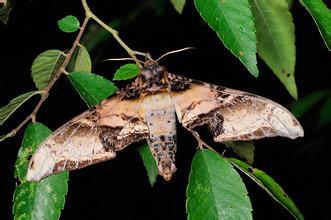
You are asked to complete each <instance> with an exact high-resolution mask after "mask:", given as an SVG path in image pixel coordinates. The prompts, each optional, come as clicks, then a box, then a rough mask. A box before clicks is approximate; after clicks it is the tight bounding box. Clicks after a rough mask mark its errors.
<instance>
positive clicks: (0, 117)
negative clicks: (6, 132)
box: [0, 91, 41, 125]
mask: <svg viewBox="0 0 331 220" xmlns="http://www.w3.org/2000/svg"><path fill="white" fill-rule="evenodd" d="M36 94H41V92H40V91H31V92H27V93H24V94H22V95H19V96H17V97H16V98H14V99H12V100H10V102H9V103H8V105H6V106H4V107H1V108H0V125H2V124H3V123H4V122H5V121H6V120H7V119H8V118H9V116H11V115H12V114H13V113H14V112H15V111H16V110H17V109H18V108H19V107H20V106H21V105H23V104H24V103H25V102H26V101H27V100H29V99H30V98H31V97H32V96H34V95H36Z"/></svg>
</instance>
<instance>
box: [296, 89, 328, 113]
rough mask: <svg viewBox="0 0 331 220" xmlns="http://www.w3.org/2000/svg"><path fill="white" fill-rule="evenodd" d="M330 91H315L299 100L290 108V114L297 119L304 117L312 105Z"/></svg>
mask: <svg viewBox="0 0 331 220" xmlns="http://www.w3.org/2000/svg"><path fill="white" fill-rule="evenodd" d="M329 93H330V91H328V90H319V91H315V92H313V93H311V94H309V95H308V96H306V97H304V98H301V99H299V100H298V101H296V102H294V103H293V104H292V105H291V106H290V109H291V112H292V113H293V115H295V116H296V117H297V118H300V117H302V116H303V115H305V114H306V113H307V112H308V111H309V110H310V109H311V108H312V107H313V106H314V105H316V104H317V103H318V102H320V101H321V100H322V99H324V98H325V97H326V96H327V95H328V94H329Z"/></svg>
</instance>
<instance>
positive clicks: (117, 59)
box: [102, 57, 145, 64]
mask: <svg viewBox="0 0 331 220" xmlns="http://www.w3.org/2000/svg"><path fill="white" fill-rule="evenodd" d="M123 60H134V59H133V58H130V57H124V58H109V59H104V60H102V61H103V62H104V61H123ZM138 61H139V63H142V64H144V63H145V62H144V61H141V60H138Z"/></svg>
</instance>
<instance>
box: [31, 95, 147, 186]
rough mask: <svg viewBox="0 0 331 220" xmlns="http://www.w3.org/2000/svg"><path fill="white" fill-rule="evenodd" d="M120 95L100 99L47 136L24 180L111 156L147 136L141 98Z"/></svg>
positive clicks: (37, 179) (96, 161) (81, 165)
mask: <svg viewBox="0 0 331 220" xmlns="http://www.w3.org/2000/svg"><path fill="white" fill-rule="evenodd" d="M120 96H121V95H118V96H115V97H113V98H111V99H109V100H106V101H103V102H102V103H101V104H100V105H99V106H97V107H96V108H95V109H93V110H88V111H86V112H84V113H82V114H80V115H79V116H77V117H76V118H74V119H72V120H71V121H69V122H68V123H67V124H65V125H63V126H62V127H60V128H59V129H57V130H56V131H55V132H54V133H53V134H52V135H50V136H49V137H48V138H47V139H46V140H45V141H44V142H43V143H42V144H41V145H40V146H39V148H38V149H37V151H36V153H35V154H34V155H33V156H32V158H31V160H30V164H29V168H28V172H27V179H28V180H34V181H39V180H40V179H42V178H44V177H46V176H48V175H50V174H52V173H58V172H62V171H64V170H73V169H79V168H82V167H85V166H88V165H91V164H94V163H98V162H101V161H105V160H110V159H113V158H114V157H115V156H116V151H119V150H121V149H123V148H124V147H126V146H127V145H129V144H130V143H132V142H135V141H138V140H141V139H144V138H147V137H148V133H149V132H148V127H147V125H146V123H145V122H144V120H143V117H142V116H141V114H140V113H139V111H140V100H139V99H137V100H123V99H121V98H120Z"/></svg>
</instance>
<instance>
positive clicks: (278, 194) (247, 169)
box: [228, 158, 303, 219]
mask: <svg viewBox="0 0 331 220" xmlns="http://www.w3.org/2000/svg"><path fill="white" fill-rule="evenodd" d="M228 161H229V162H230V163H231V164H232V165H234V166H235V167H237V168H238V169H239V170H241V171H242V172H243V173H244V174H246V175H247V176H248V177H250V178H251V179H252V180H253V181H254V182H255V183H257V184H258V185H259V186H260V187H261V188H262V189H263V190H264V191H266V192H267V193H268V194H269V195H270V196H271V197H272V198H273V199H274V200H276V201H277V202H279V203H280V204H281V205H282V206H284V207H285V208H286V209H287V210H288V211H289V212H290V213H291V214H292V215H293V216H295V217H296V218H297V219H303V215H302V214H301V213H300V211H299V209H298V208H297V207H296V205H295V204H294V202H293V200H292V199H291V198H290V197H289V196H288V195H287V194H286V193H285V192H284V190H283V188H282V187H281V186H280V185H279V184H278V183H276V182H275V180H274V179H273V178H271V177H270V176H268V175H267V174H266V173H265V172H263V171H262V170H259V169H256V168H253V167H251V166H250V165H248V164H246V163H244V162H242V161H240V160H237V159H235V158H228Z"/></svg>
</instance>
